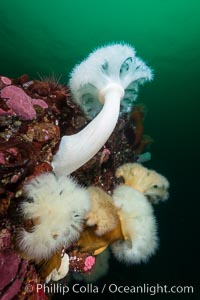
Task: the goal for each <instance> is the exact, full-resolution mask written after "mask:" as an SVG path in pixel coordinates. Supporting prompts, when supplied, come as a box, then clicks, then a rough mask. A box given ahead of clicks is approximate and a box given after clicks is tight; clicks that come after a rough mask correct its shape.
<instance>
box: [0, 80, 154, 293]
mask: <svg viewBox="0 0 200 300" xmlns="http://www.w3.org/2000/svg"><path fill="white" fill-rule="evenodd" d="M144 114H145V108H144V106H143V105H135V107H134V108H133V110H132V112H131V113H129V114H128V113H124V114H123V115H122V116H120V118H119V120H118V123H117V126H116V128H115V130H114V132H113V133H112V135H111V136H110V138H109V139H108V141H107V142H106V143H105V145H104V146H103V147H102V149H101V150H100V151H99V152H98V153H97V154H96V155H95V156H94V157H93V158H92V159H91V160H90V161H89V162H88V163H86V164H85V165H84V166H82V167H81V168H79V169H78V170H76V171H75V172H74V173H73V174H72V176H73V177H74V178H75V179H76V180H77V182H78V183H79V184H80V185H81V186H84V187H89V186H91V185H93V186H96V187H100V188H102V189H103V190H104V191H105V192H108V193H109V194H112V192H113V190H114V188H115V187H116V186H118V185H119V184H120V183H121V182H123V180H122V178H117V177H116V176H115V172H116V170H117V168H118V167H120V166H121V165H122V164H125V163H128V162H135V161H136V160H137V158H138V155H139V154H140V153H142V152H143V151H144V150H145V149H146V148H147V147H148V146H149V145H150V144H151V143H152V140H151V139H150V138H149V139H148V138H147V137H145V136H144V134H143V133H144V127H143V120H144ZM87 124H88V120H87V118H86V117H85V115H84V113H83V112H82V111H81V110H80V108H79V107H78V106H77V105H76V104H75V103H74V102H73V101H72V100H71V96H70V93H69V88H68V87H67V86H64V85H61V84H60V83H59V82H56V81H54V80H52V79H51V78H49V79H44V80H30V79H29V76H28V75H22V76H20V77H19V78H16V79H12V78H8V77H5V76H0V197H1V200H0V255H1V256H0V258H1V260H2V261H3V262H4V264H7V260H6V259H7V258H6V257H7V256H6V254H5V250H6V251H10V252H9V253H11V254H12V255H11V258H12V259H11V261H13V270H11V273H12V272H13V276H11V277H12V278H13V277H14V278H15V281H13V282H12V283H11V279H9V277H4V276H7V275H5V272H3V271H2V272H3V273H1V274H2V275H1V276H3V279H4V280H3V281H2V282H4V283H5V284H4V286H2V287H1V291H0V292H1V296H2V297H4V298H5V297H6V295H13V296H16V297H17V298H16V299H27V297H29V298H28V299H35V298H34V293H36V290H35V289H33V291H32V293H28V294H27V292H26V289H25V286H26V284H27V283H33V285H35V284H36V283H39V282H44V278H43V277H42V276H41V274H42V273H40V268H41V265H40V266H37V265H35V264H33V263H32V262H30V261H28V260H26V258H22V256H20V255H19V253H18V252H16V249H15V245H14V239H13V237H14V236H15V233H16V232H17V231H18V228H19V227H20V226H23V227H24V228H26V229H27V230H30V229H31V227H32V226H33V224H32V223H31V222H32V221H31V220H25V221H24V220H23V218H22V216H21V215H20V213H19V212H20V211H19V206H20V203H21V202H22V201H23V200H24V192H23V188H24V185H25V184H26V183H27V182H29V181H30V180H31V179H33V178H35V177H36V176H38V175H40V174H43V173H46V172H51V171H52V167H51V162H52V157H53V155H55V154H56V152H57V150H58V147H59V143H60V139H61V137H62V136H64V135H71V134H75V133H77V132H78V131H80V130H81V129H82V128H84V127H85V126H86V125H87ZM76 246H77V245H76V244H74V245H72V247H71V248H70V249H68V255H69V257H70V259H69V260H70V268H69V270H70V271H69V274H68V276H70V272H71V273H73V272H74V271H75V270H76V271H77V272H80V273H81V272H83V273H85V270H86V267H85V266H86V263H85V262H87V264H88V262H89V261H90V260H91V261H92V259H91V258H88V257H90V256H91V255H90V253H80V252H78V251H77V248H76ZM55 260H56V258H54V261H55ZM11 261H9V264H10V263H11ZM14 262H17V263H18V265H19V266H20V267H19V268H18V273H19V274H20V275H19V274H18V275H17V274H16V270H15V268H14V265H15V264H14ZM60 263H61V262H60ZM93 263H94V262H93ZM88 266H89V265H87V267H88ZM51 268H52V267H51ZM84 268H85V269H84ZM88 268H89V271H91V269H92V266H91V267H88ZM2 270H3V269H2ZM19 276H21V277H22V278H23V283H22V284H19V283H18V281H17V280H18V278H19ZM8 281H9V282H8ZM9 297H10V296H9ZM5 299H6V298H5ZM41 299H46V296H45V294H42V295H41Z"/></svg>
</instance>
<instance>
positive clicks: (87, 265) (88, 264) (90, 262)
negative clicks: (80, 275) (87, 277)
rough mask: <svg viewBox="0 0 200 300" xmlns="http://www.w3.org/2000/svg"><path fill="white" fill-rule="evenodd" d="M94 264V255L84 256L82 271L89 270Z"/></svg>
mask: <svg viewBox="0 0 200 300" xmlns="http://www.w3.org/2000/svg"><path fill="white" fill-rule="evenodd" d="M94 264H95V257H94V256H88V257H86V259H85V266H84V271H85V272H87V271H90V270H91V269H92V268H93V266H94Z"/></svg>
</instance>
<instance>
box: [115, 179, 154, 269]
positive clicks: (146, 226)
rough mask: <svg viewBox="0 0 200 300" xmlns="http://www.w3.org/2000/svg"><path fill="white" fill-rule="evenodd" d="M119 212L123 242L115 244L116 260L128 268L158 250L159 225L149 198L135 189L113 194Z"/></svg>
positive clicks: (124, 187)
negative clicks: (125, 264)
mask: <svg viewBox="0 0 200 300" xmlns="http://www.w3.org/2000/svg"><path fill="white" fill-rule="evenodd" d="M113 200H114V203H115V205H116V206H117V207H118V208H119V212H118V213H119V215H120V222H121V228H122V232H123V235H124V238H125V240H124V241H122V240H121V241H116V242H115V243H113V244H112V246H111V248H112V252H113V253H114V255H115V257H116V258H117V259H118V260H119V261H122V262H125V263H127V264H130V263H140V262H146V261H147V260H148V259H149V258H150V257H151V256H152V255H153V254H154V253H155V251H156V249H157V246H158V237H157V225H156V220H155V217H154V213H153V208H152V206H151V204H150V203H149V202H148V200H147V198H146V197H145V196H144V195H143V194H142V193H140V192H138V191H137V190H135V189H133V188H132V187H129V186H126V185H121V186H119V187H118V188H116V189H115V191H114V194H113Z"/></svg>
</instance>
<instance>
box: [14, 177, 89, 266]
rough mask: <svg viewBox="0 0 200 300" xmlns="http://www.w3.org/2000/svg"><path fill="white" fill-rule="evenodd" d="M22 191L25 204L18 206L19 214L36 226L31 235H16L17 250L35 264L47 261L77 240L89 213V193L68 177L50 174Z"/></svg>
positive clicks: (37, 179) (27, 233) (39, 178)
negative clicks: (19, 208)
mask: <svg viewBox="0 0 200 300" xmlns="http://www.w3.org/2000/svg"><path fill="white" fill-rule="evenodd" d="M24 190H25V196H26V198H27V201H25V202H23V203H22V205H21V210H22V214H23V215H24V217H25V218H26V219H32V220H33V222H34V224H35V225H34V227H33V228H32V230H31V232H28V231H26V230H23V231H21V232H20V233H19V235H18V239H17V240H18V245H19V248H20V250H21V251H23V252H24V253H25V254H26V255H27V256H28V257H29V258H33V259H35V260H36V261H40V260H41V259H48V258H49V257H50V256H51V255H52V254H54V253H55V252H56V251H57V250H58V249H60V247H62V246H63V245H65V246H66V247H68V246H70V245H71V243H72V242H74V241H76V240H77V239H78V238H79V234H80V232H81V231H82V229H83V228H82V227H83V226H82V225H83V220H84V217H85V215H86V213H87V212H88V211H89V209H90V199H89V193H88V192H87V190H86V189H84V188H81V187H80V186H78V185H77V183H76V182H75V181H74V180H72V179H71V178H70V177H66V176H61V177H56V176H54V174H52V173H45V174H42V175H40V176H38V177H36V178H35V179H33V180H31V181H30V182H28V183H27V184H26V185H25V188H24Z"/></svg>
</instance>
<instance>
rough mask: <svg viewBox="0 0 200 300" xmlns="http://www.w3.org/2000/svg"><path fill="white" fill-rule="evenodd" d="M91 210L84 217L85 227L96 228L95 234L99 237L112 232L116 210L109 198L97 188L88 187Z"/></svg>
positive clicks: (116, 215)
mask: <svg viewBox="0 0 200 300" xmlns="http://www.w3.org/2000/svg"><path fill="white" fill-rule="evenodd" d="M88 192H89V194H90V198H91V208H90V211H89V212H88V213H87V215H86V225H87V226H96V229H95V233H96V234H97V235H99V236H101V235H103V234H105V233H106V232H109V231H111V230H113V229H114V228H115V227H116V226H117V223H118V220H119V217H118V214H117V209H116V207H115V206H114V204H113V201H112V198H111V196H109V195H108V194H107V193H106V192H104V191H103V190H102V189H100V188H98V187H89V188H88Z"/></svg>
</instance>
